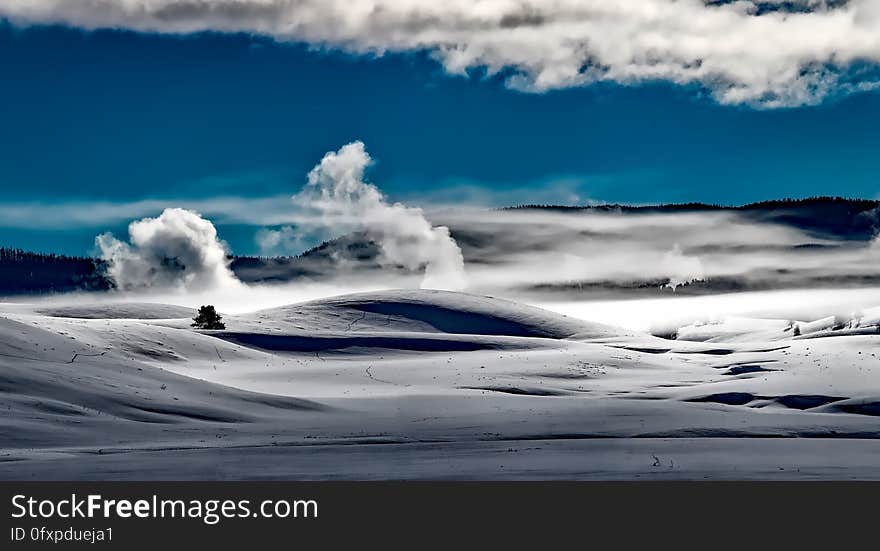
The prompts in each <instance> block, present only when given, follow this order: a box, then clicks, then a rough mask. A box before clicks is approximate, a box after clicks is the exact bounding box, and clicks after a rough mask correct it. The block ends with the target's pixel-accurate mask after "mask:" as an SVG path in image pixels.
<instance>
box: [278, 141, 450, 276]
mask: <svg viewBox="0 0 880 551" xmlns="http://www.w3.org/2000/svg"><path fill="white" fill-rule="evenodd" d="M370 163H371V158H370V156H369V154H367V152H366V149H365V148H364V144H363V143H362V142H359V141H356V142H352V143H350V144H348V145H345V146H343V147H342V148H340V149H339V151H335V152H334V151H331V152H328V153H327V154H326V155H324V158H323V159H321V162H320V163H318V164H317V165H316V166H315V167H314V168H313V169H312V170H311V172H309V176H308V183H307V184H306V186H305V187H304V188H303V190H302V191H301V192H300V193H298V194H297V195H296V196H295V197H294V203H295V204H296V205H297V207H299V208H305V209H308V210H312V211H314V212H315V213H317V216H316V217H315V219H317V220H320V221H321V224H322V226H323V227H324V228H327V229H329V230H332V231H333V232H335V233H336V234H339V233H343V232H346V231H364V232H366V234H367V236H368V237H369V239H371V240H372V241H374V242H375V243H376V244H377V245H378V247H379V249H380V251H381V255H380V258H379V261H380V262H381V263H382V264H384V265H389V266H402V267H404V268H406V269H408V270H421V269H424V271H425V276H424V279H423V281H422V286H423V287H429V288H438V289H461V288H463V287H464V285H465V273H464V258H463V256H462V253H461V249H459V247H458V245H457V244H456V242H455V240H454V239H452V237H451V236H450V234H449V229H448V228H447V227H445V226H432V225H431V223H430V222H429V221H428V220H427V218H425V215H424V213H423V212H422V210H421V209H419V208H415V207H409V206H406V205H403V204H401V203H389V202H388V201H387V200H386V198H385V196H384V195H383V194H382V192H381V191H379V189H378V188H377V187H376V186H374V185H373V184H370V183H367V182H365V181H364V171H365V170H366V168H367V166H369V164H370ZM274 238H275V236H274V235H273V236H272V238H271V240H272V241H274ZM279 238H280V236H279Z"/></svg>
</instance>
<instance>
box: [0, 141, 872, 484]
mask: <svg viewBox="0 0 880 551" xmlns="http://www.w3.org/2000/svg"><path fill="white" fill-rule="evenodd" d="M370 162H371V159H370V157H369V155H368V154H367V153H366V150H365V148H364V145H363V144H362V143H360V142H353V143H351V144H348V145H346V146H344V147H342V148H340V149H339V150H338V151H336V152H329V153H327V154H326V155H325V156H324V158H323V159H322V160H321V162H320V163H319V164H318V165H316V166H315V168H314V169H312V171H311V172H310V173H309V175H308V182H307V184H306V186H305V187H304V188H303V189H302V191H300V192H299V193H297V194H296V195H294V196H293V200H292V201H291V205H290V206H289V207H288V208H289V209H290V211H291V214H290V216H291V218H290V221H291V223H290V225H280V226H279V225H276V226H274V227H269V228H265V229H263V230H261V232H262V233H261V234H259V235H260V236H261V237H260V238H261V239H263V240H264V241H267V242H268V243H269V246H270V247H274V246H278V245H279V244H280V243H281V242H283V241H285V240H287V239H289V237H290V236H291V235H300V234H303V235H308V232H310V231H311V232H316V233H318V234H323V235H327V234H330V235H335V237H333V238H331V239H329V240H327V241H325V242H323V243H322V244H320V245H318V246H317V247H313V248H311V249H308V250H306V251H305V252H303V253H302V254H299V255H296V256H280V257H248V258H242V257H234V256H232V255H230V254H229V251H228V246H227V245H226V243H225V242H224V241H222V239H221V238H220V236H219V234H218V232H217V229H216V227H215V226H214V225H213V223H212V222H211V221H210V220H209V219H207V218H205V217H203V216H202V215H201V214H200V213H198V212H195V211H193V210H189V209H185V208H166V209H164V210H163V211H162V213H161V214H160V215H159V216H156V217H144V218H141V219H138V220H135V221H133V222H131V224H130V225H129V226H128V234H129V235H128V238H127V239H125V238H124V236H123V238H119V237H116V236H115V235H113V234H110V233H103V234H100V235H99V236H98V237H97V239H96V248H97V250H98V251H99V254H100V257H99V258H97V259H94V258H92V259H89V258H71V257H57V256H45V255H43V256H40V255H32V254H29V253H24V252H21V251H15V250H8V249H5V250H4V251H3V257H2V260H3V270H4V272H3V274H4V279H3V281H4V285H6V286H7V287H6V288H11V289H13V290H15V289H16V285H18V286H19V287H20V288H21V289H22V291H21V292H18V293H11V294H9V297H8V298H7V299H4V301H3V302H0V408H2V410H3V411H4V414H3V415H2V416H0V478H5V479H36V480H46V479H64V480H69V479H97V480H109V479H480V480H494V479H554V478H562V479H774V480H775V479H841V478H844V479H845V478H856V479H869V478H880V462H878V461H877V457H878V453H880V423H878V416H880V357H878V354H880V286H878V283H880V282H878V281H877V276H876V274H877V273H878V267H880V253H878V248H877V245H876V238H875V237H874V235H875V233H876V231H875V227H876V225H877V224H876V221H877V220H878V216H877V213H878V212H880V203H878V202H876V201H864V200H847V199H839V198H814V199H808V200H802V201H772V202H766V203H757V204H751V205H746V206H742V207H726V208H725V207H717V206H711V205H699V204H690V205H666V206H656V207H626V206H594V207H580V208H566V207H539V206H532V207H521V208H515V209H483V210H476V209H464V208H463V209H436V210H433V211H431V212H426V211H425V210H423V209H421V208H416V207H410V206H406V205H403V204H401V203H391V202H390V201H388V200H387V199H386V197H385V196H384V194H383V193H382V192H381V191H379V189H378V188H377V187H376V186H375V185H373V184H371V183H369V182H367V181H366V180H365V179H364V170H365V169H366V168H367V166H368V165H369V164H370ZM65 270H67V271H68V272H69V275H70V277H67V276H65V275H64V273H65ZM65 277H66V279H65ZM59 282H60V284H62V285H67V287H66V288H65V287H63V286H62V287H61V288H60V289H59V288H58V287H56V285H58V284H59ZM40 285H43V287H42V288H40V287H39V286H40ZM10 286H11V287H10ZM71 286H72V287H71ZM35 288H36V289H37V291H35V290H34V289H35ZM441 289H442V290H441ZM208 304H210V305H212V306H214V305H216V308H217V310H219V311H220V313H221V315H222V318H223V319H222V322H223V325H222V327H221V326H220V325H218V326H217V327H216V328H210V327H208V326H206V325H198V324H197V323H193V318H194V317H196V316H195V314H196V309H197V308H198V307H200V306H205V305H208ZM215 321H218V320H215Z"/></svg>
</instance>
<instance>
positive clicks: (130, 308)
mask: <svg viewBox="0 0 880 551" xmlns="http://www.w3.org/2000/svg"><path fill="white" fill-rule="evenodd" d="M36 313H38V314H42V315H44V316H49V317H53V318H79V319H141V320H151V319H180V318H191V317H193V316H194V315H195V313H196V311H195V310H194V309H192V308H185V307H183V306H174V305H171V304H152V303H136V302H124V303H111V304H83V305H68V306H53V307H50V308H40V309H38V310H36Z"/></svg>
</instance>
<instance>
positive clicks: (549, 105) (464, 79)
mask: <svg viewBox="0 0 880 551" xmlns="http://www.w3.org/2000/svg"><path fill="white" fill-rule="evenodd" d="M0 71H2V76H0V83H2V85H0V120H2V124H0V144H2V147H0V190H2V191H0V206H3V205H7V206H13V207H16V206H27V209H29V210H28V218H29V223H28V224H18V223H12V222H9V221H6V222H5V223H0V244H2V245H13V246H21V247H25V248H29V249H36V250H46V251H57V252H70V253H86V252H90V251H91V249H92V243H93V239H94V236H95V234H96V233H100V232H101V231H106V230H113V231H115V232H117V233H118V234H122V235H124V227H125V223H124V222H122V221H120V220H117V219H115V218H113V217H110V218H108V219H106V220H105V219H104V218H102V217H100V216H96V217H95V220H94V223H92V224H89V223H83V222H82V221H78V222H70V223H69V224H67V223H65V221H63V220H62V221H59V220H58V219H57V218H56V219H51V220H50V219H49V218H52V217H53V216H54V215H53V212H54V211H51V210H45V209H43V207H46V206H53V205H55V206H57V205H70V204H74V205H77V206H82V207H83V208H88V205H89V204H91V203H94V202H100V203H101V204H104V205H110V206H111V207H112V205H115V204H117V203H118V204H120V205H126V204H131V203H133V202H138V201H143V200H158V203H167V204H168V206H174V205H175V204H176V202H177V201H180V200H190V201H191V200H204V199H209V198H216V197H241V198H266V197H282V196H284V195H292V194H294V193H295V192H296V191H297V190H298V189H299V188H300V187H301V186H302V184H303V183H304V182H305V175H306V173H307V172H308V171H309V169H310V168H311V167H312V166H314V164H315V163H316V162H318V161H319V160H320V158H321V156H322V155H323V154H324V153H325V152H327V151H330V150H335V149H338V148H339V147H340V146H342V145H344V144H346V143H348V142H351V141H352V140H355V139H358V140H362V141H363V142H364V143H365V144H366V147H367V149H368V150H369V152H370V154H371V155H372V157H373V158H374V159H375V160H376V163H375V165H374V166H373V167H372V169H371V170H370V172H369V178H370V180H371V181H372V182H374V183H375V184H377V185H378V186H379V187H380V188H381V189H382V190H383V191H385V192H386V193H387V194H388V195H389V196H390V197H391V198H392V199H399V200H404V201H406V202H409V203H414V204H426V205H431V204H437V203H444V204H445V203H460V202H461V203H479V204H494V205H498V204H514V203H530V202H542V203H545V202H557V203H578V202H585V201H588V200H592V201H608V202H628V203H653V202H682V201H705V202H717V203H731V204H733V203H743V202H749V201H755V200H761V199H768V198H779V197H803V196H810V195H817V194H833V195H846V196H860V197H876V196H877V195H878V178H877V158H878V156H877V151H878V150H880V133H878V132H877V121H878V120H880V93H878V92H876V91H874V92H865V93H857V94H851V95H845V96H841V97H831V98H828V99H825V100H824V101H822V102H821V103H820V104H819V105H812V106H803V107H794V108H783V109H762V108H755V107H753V106H748V105H721V104H719V103H718V102H717V101H716V100H715V99H713V98H712V97H710V95H709V93H708V92H706V91H705V90H704V89H703V88H701V87H700V86H699V85H697V84H691V85H686V86H676V85H672V84H667V83H640V84H638V85H632V86H623V85H619V84H614V83H601V84H595V85H591V86H582V87H573V88H567V89H560V90H550V91H546V92H543V93H526V92H520V91H515V90H511V89H510V87H508V86H505V84H504V78H505V77H506V76H509V75H508V74H507V73H505V72H504V71H502V73H501V74H500V75H495V76H492V77H487V76H485V73H484V72H483V71H481V70H479V69H470V70H469V76H450V75H449V74H448V72H447V71H444V69H443V67H442V66H441V65H440V64H439V63H438V62H437V61H436V60H435V59H434V58H433V57H432V56H431V55H430V54H429V53H427V52H419V51H415V52H410V53H402V54H389V55H386V56H383V57H378V58H377V57H376V56H363V55H359V56H355V55H348V54H344V53H339V52H335V51H326V50H318V49H315V48H310V47H308V46H305V45H302V44H280V43H277V42H274V41H273V40H271V39H269V38H258V37H253V36H249V35H245V34H233V35H229V34H225V35H224V34H215V33H208V34H206V33H200V34H195V35H189V36H184V37H181V36H168V35H158V34H150V33H141V34H139V33H134V32H129V31H107V30H104V31H97V32H84V31H80V30H75V29H70V28H63V27H57V26H38V27H30V28H20V27H15V26H13V25H11V24H0ZM279 200H280V199H279ZM243 208H247V207H243ZM41 217H46V220H42V219H41ZM43 222H45V224H43ZM24 226H27V227H24ZM218 229H219V230H220V234H221V237H223V238H224V239H226V240H227V241H228V242H229V243H230V245H231V246H232V248H233V250H235V252H237V253H242V254H244V253H253V252H256V246H255V244H254V239H253V235H254V232H255V231H256V229H257V227H255V226H254V225H253V224H250V223H247V224H243V223H228V224H224V223H222V221H221V222H220V223H218Z"/></svg>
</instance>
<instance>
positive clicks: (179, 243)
mask: <svg viewBox="0 0 880 551" xmlns="http://www.w3.org/2000/svg"><path fill="white" fill-rule="evenodd" d="M128 234H129V243H126V242H124V241H120V240H119V239H117V238H116V237H114V236H113V235H112V234H110V233H105V234H102V235H99V236H98V237H97V238H96V239H95V243H96V245H97V246H98V248H99V249H100V251H101V258H102V259H104V260H105V261H106V262H107V274H108V275H109V276H110V278H112V280H113V282H114V283H115V284H116V287H117V288H118V289H122V290H138V289H180V290H187V291H201V290H207V289H216V288H224V287H226V288H228V287H234V286H239V285H240V283H239V281H238V279H236V277H235V276H234V275H233V273H232V271H231V270H230V269H229V259H228V258H227V254H226V246H225V243H223V242H222V241H220V239H218V237H217V230H216V228H214V224H212V223H211V222H210V221H208V220H205V219H204V218H202V217H201V216H200V215H199V214H198V213H195V212H193V211H190V210H185V209H179V208H169V209H165V210H164V211H163V212H162V214H161V215H160V216H159V217H158V218H144V219H142V220H137V221H135V222H132V223H131V224H129V226H128Z"/></svg>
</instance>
